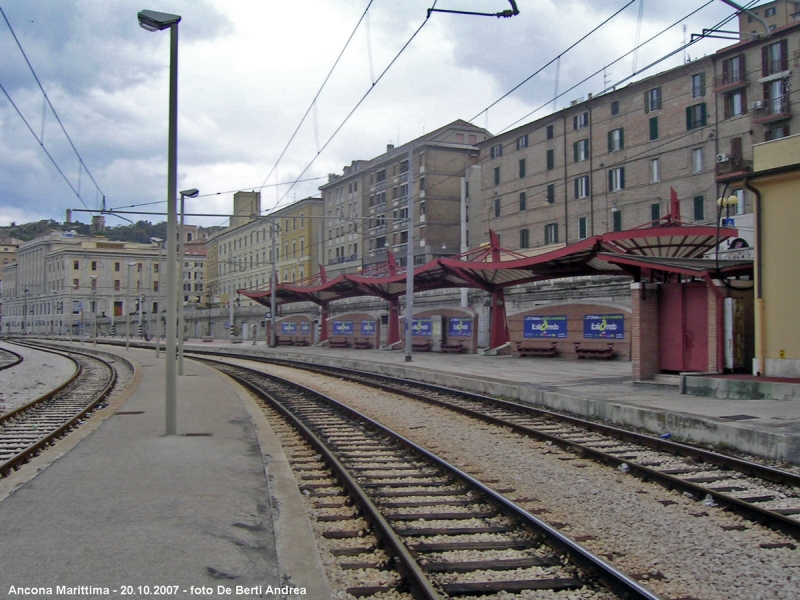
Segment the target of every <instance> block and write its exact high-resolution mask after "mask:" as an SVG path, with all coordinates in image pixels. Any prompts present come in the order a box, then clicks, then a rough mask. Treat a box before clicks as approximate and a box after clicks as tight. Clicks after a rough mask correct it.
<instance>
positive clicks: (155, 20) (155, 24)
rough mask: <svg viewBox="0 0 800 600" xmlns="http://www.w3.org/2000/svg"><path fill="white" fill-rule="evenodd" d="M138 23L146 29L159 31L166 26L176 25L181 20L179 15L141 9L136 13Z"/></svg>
mask: <svg viewBox="0 0 800 600" xmlns="http://www.w3.org/2000/svg"><path fill="white" fill-rule="evenodd" d="M137 16H138V17H139V25H140V26H141V27H142V29H147V31H161V30H162V29H166V28H167V27H172V26H173V25H177V24H178V23H180V21H181V17H180V15H172V14H170V13H162V12H157V11H155V10H143V11H141V12H140V13H139V14H138V15H137Z"/></svg>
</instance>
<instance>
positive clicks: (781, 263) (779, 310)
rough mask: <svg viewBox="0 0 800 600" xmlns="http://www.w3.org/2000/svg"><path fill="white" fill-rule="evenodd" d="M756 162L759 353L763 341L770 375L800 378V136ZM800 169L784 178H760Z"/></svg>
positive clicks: (760, 153)
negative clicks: (799, 264)
mask: <svg viewBox="0 0 800 600" xmlns="http://www.w3.org/2000/svg"><path fill="white" fill-rule="evenodd" d="M754 159H755V163H754V164H755V170H756V176H755V177H754V178H753V179H752V180H751V185H753V187H755V188H756V189H757V190H759V191H760V192H761V207H760V218H761V234H762V235H761V239H760V240H757V242H756V245H757V253H758V258H757V260H756V279H758V276H759V267H758V264H759V263H760V264H761V272H760V274H761V278H762V286H763V288H762V297H763V301H762V302H761V303H762V305H763V306H762V308H761V309H759V307H758V305H757V306H756V353H757V354H758V352H759V339H761V345H762V346H763V350H764V352H763V358H764V360H765V363H766V364H765V372H764V374H765V375H776V376H792V377H800V319H799V318H798V316H797V314H798V312H797V304H798V300H800V277H798V276H797V260H798V257H800V231H798V227H800V201H799V199H800V164H797V163H798V160H800V136H792V137H788V138H783V139H779V140H774V141H771V142H765V143H763V144H757V145H756V146H754ZM795 164H796V165H797V168H796V169H789V170H788V171H786V172H784V173H781V174H777V175H762V176H759V175H758V172H759V171H767V170H769V169H776V168H780V167H788V166H791V165H795ZM757 304H758V300H757ZM759 313H761V314H759ZM761 336H763V337H761Z"/></svg>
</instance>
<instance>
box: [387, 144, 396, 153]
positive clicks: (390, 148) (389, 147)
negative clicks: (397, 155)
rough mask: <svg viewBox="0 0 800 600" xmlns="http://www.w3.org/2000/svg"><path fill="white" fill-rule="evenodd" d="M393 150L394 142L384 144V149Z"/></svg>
mask: <svg viewBox="0 0 800 600" xmlns="http://www.w3.org/2000/svg"><path fill="white" fill-rule="evenodd" d="M392 150H394V144H386V151H387V152H391V151H392Z"/></svg>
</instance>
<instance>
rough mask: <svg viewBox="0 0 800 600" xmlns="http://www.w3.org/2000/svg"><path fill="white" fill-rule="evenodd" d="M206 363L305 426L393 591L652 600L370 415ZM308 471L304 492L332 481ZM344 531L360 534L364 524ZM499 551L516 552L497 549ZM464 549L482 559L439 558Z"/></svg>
mask: <svg viewBox="0 0 800 600" xmlns="http://www.w3.org/2000/svg"><path fill="white" fill-rule="evenodd" d="M208 362H209V363H210V364H212V365H213V366H214V367H215V368H218V369H220V370H222V371H224V372H226V373H227V374H229V375H231V376H233V377H234V378H236V379H237V380H239V381H240V382H241V383H243V384H244V385H246V386H247V387H248V388H250V389H251V390H252V391H253V392H254V393H256V394H257V395H258V396H259V397H261V398H262V399H264V400H265V401H268V402H270V404H271V405H272V406H273V407H274V408H275V409H276V410H278V411H280V412H281V413H282V414H283V415H284V417H285V418H286V419H287V420H289V421H290V422H291V423H292V425H293V426H294V427H295V428H297V429H298V430H300V431H301V432H302V434H303V436H304V437H305V438H306V439H307V440H308V442H309V443H310V444H311V445H312V446H313V447H314V449H315V451H316V452H318V453H319V454H318V456H319V457H321V458H322V460H323V461H324V462H325V464H326V466H327V468H328V469H330V471H331V472H332V477H333V478H334V479H336V480H338V482H340V483H341V484H342V485H343V486H344V487H345V488H346V489H347V491H348V494H349V495H350V497H351V498H352V500H353V503H354V504H355V505H356V506H357V507H358V509H359V512H358V514H356V515H353V517H354V518H355V517H361V518H363V519H365V520H366V522H367V523H368V529H370V530H371V532H372V533H374V534H375V535H376V536H377V537H378V538H379V539H380V541H381V544H382V546H383V547H384V549H385V550H386V552H387V553H388V554H389V555H390V556H392V560H393V564H394V565H395V567H396V568H397V570H398V571H399V573H400V574H401V576H402V579H401V582H399V583H398V585H397V586H396V588H397V589H400V590H402V589H408V590H409V591H410V592H411V593H412V594H413V595H414V596H415V597H417V598H441V597H453V596H462V595H474V594H497V593H509V592H511V593H513V592H520V591H524V590H553V591H557V590H571V591H570V592H569V593H570V598H576V599H578V598H588V597H592V598H594V597H598V596H597V594H598V593H599V594H603V593H604V592H603V591H602V590H603V588H606V590H610V591H612V592H613V594H615V595H616V597H619V598H631V599H633V598H642V599H644V598H650V599H654V598H656V596H655V595H653V594H652V593H651V592H649V591H648V590H647V589H646V588H644V587H642V586H640V585H639V584H638V583H636V582H635V581H634V580H632V579H630V578H628V577H627V576H625V575H623V574H622V573H620V572H619V571H617V570H616V569H614V568H613V567H612V566H610V565H609V564H608V563H606V562H605V561H603V560H602V559H600V558H598V557H596V556H594V555H593V554H591V553H590V552H588V551H587V550H585V549H584V548H583V547H581V546H580V545H578V544H576V543H575V542H573V541H572V540H570V539H569V538H567V537H566V536H564V535H563V534H561V533H559V532H558V531H557V530H555V529H553V528H552V527H550V526H549V525H547V524H545V523H543V522H542V521H540V520H538V519H537V518H536V517H534V516H533V515H531V514H530V513H528V512H527V511H525V510H523V509H522V508H520V507H519V506H517V505H516V504H514V503H513V502H512V501H510V500H508V499H507V498H506V497H504V496H503V495H502V493H501V492H500V491H497V490H492V489H490V488H488V487H486V486H485V485H484V484H482V483H480V482H478V481H477V480H475V479H473V478H472V477H470V476H469V475H467V474H465V473H463V472H462V471H460V470H458V469H457V468H455V467H453V466H452V465H450V464H448V463H447V462H445V461H444V460H443V459H441V458H439V457H437V456H435V455H434V454H432V453H431V452H429V451H427V450H425V449H423V448H421V447H419V446H417V445H416V444H414V443H413V442H410V441H409V440H407V439H405V438H403V437H401V436H399V435H397V434H395V433H393V432H392V431H390V430H388V429H386V428H385V427H383V426H381V425H379V424H378V423H376V422H375V421H373V420H371V419H369V418H367V417H365V416H364V415H361V414H360V413H358V412H356V411H354V410H352V409H350V408H348V407H346V406H344V405H342V404H340V403H339V402H336V401H335V400H333V399H331V398H328V397H327V396H323V395H322V394H319V393H318V392H315V391H313V390H310V389H307V388H304V387H302V386H299V385H298V384H295V383H292V382H289V381H286V380H283V379H281V378H278V377H275V376H272V375H266V374H264V373H261V372H258V371H254V370H251V369H247V368H245V367H240V366H234V365H230V364H226V363H219V362H211V361H208ZM311 477H313V478H314V479H312V480H311V482H307V483H306V484H304V485H305V487H306V491H307V492H310V491H311V490H313V491H314V492H316V493H324V492H325V491H326V490H327V489H329V488H330V487H331V483H330V482H328V481H325V480H324V477H322V476H320V475H316V476H311ZM317 478H319V482H318V483H316V484H315V483H313V482H314V481H315V480H317ZM356 527H358V526H356ZM340 534H341V536H342V537H345V536H351V537H359V536H363V535H364V534H365V531H363V528H360V529H359V528H357V529H355V530H352V531H348V530H343V531H340ZM487 536H488V537H489V539H486V538H487ZM501 548H502V549H504V550H507V551H508V550H513V551H514V552H515V555H514V556H513V557H511V558H508V557H505V558H497V557H496V556H495V555H493V554H492V551H495V550H497V549H501ZM459 550H469V551H470V552H473V553H477V556H475V555H473V556H472V558H471V559H470V560H467V561H464V560H461V561H455V560H452V559H447V558H443V557H446V556H447V553H448V552H454V551H459ZM605 593H606V594H607V593H608V592H605ZM601 597H606V596H601Z"/></svg>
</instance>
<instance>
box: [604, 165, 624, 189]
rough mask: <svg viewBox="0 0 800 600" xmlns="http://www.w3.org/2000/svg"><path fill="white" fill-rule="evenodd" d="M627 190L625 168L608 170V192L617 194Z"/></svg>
mask: <svg viewBox="0 0 800 600" xmlns="http://www.w3.org/2000/svg"><path fill="white" fill-rule="evenodd" d="M622 189H625V167H617V168H616V169H609V170H608V191H609V192H616V191H617V190H622Z"/></svg>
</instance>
